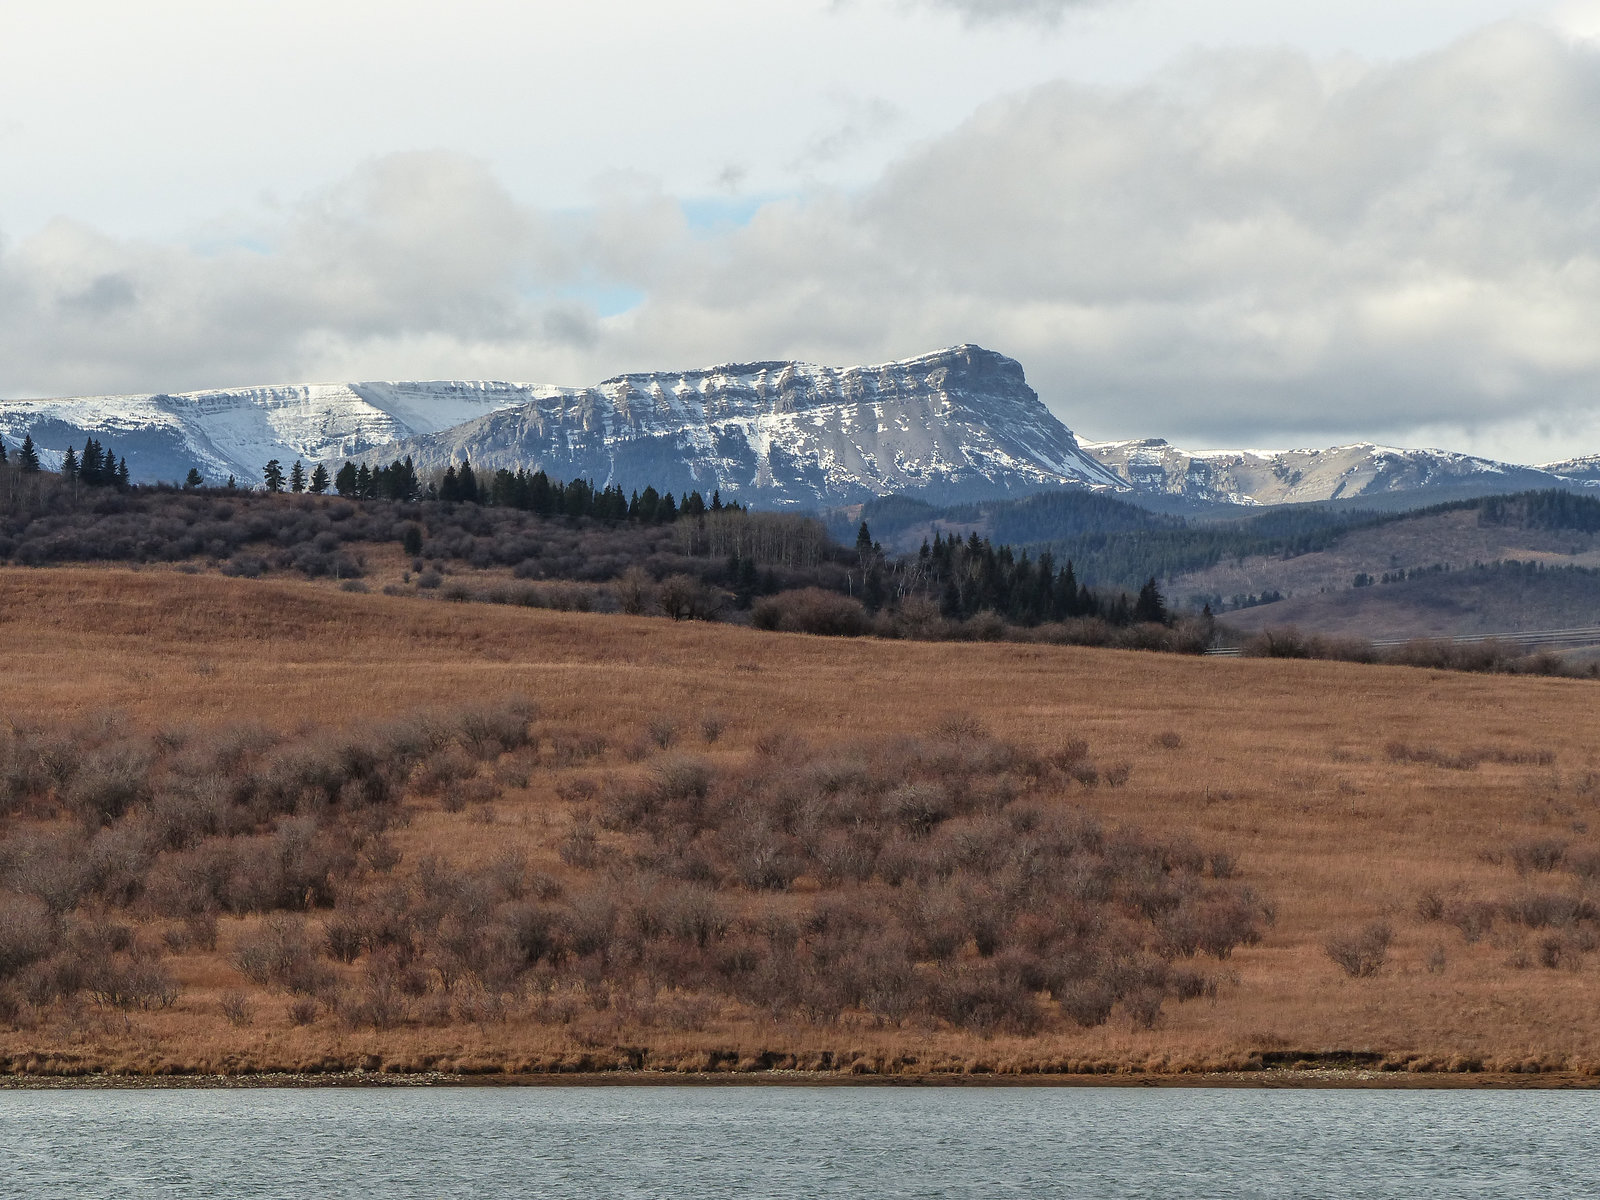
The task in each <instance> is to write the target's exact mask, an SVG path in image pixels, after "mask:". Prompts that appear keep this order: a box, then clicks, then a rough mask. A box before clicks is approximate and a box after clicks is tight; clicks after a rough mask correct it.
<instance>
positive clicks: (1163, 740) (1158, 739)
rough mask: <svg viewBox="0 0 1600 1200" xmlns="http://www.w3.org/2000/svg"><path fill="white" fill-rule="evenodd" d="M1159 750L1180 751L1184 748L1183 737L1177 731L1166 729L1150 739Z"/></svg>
mask: <svg viewBox="0 0 1600 1200" xmlns="http://www.w3.org/2000/svg"><path fill="white" fill-rule="evenodd" d="M1150 742H1151V745H1153V746H1155V747H1156V749H1158V750H1178V749H1181V748H1182V747H1183V735H1182V734H1181V733H1179V732H1178V731H1177V730H1175V729H1165V730H1162V731H1161V732H1160V733H1158V734H1156V735H1155V737H1153V738H1151V739H1150Z"/></svg>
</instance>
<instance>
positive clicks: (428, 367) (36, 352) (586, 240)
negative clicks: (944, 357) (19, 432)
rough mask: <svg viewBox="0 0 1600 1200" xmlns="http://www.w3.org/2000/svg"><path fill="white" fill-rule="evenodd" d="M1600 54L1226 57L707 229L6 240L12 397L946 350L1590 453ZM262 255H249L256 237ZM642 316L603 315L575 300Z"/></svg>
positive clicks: (415, 173)
mask: <svg viewBox="0 0 1600 1200" xmlns="http://www.w3.org/2000/svg"><path fill="white" fill-rule="evenodd" d="M1597 111H1600V48H1597V47H1596V46H1594V45H1593V44H1590V43H1587V42H1583V41H1575V40H1569V39H1567V38H1565V37H1563V36H1562V35H1560V34H1557V33H1555V32H1552V31H1550V30H1548V29H1543V28H1539V27H1535V26H1529V25H1502V26H1496V27H1493V28H1491V29H1488V30H1486V31H1483V32H1481V33H1479V34H1477V35H1474V36H1472V37H1469V38H1467V39H1465V40H1463V41H1461V42H1459V43H1456V44H1454V45H1452V46H1450V47H1448V48H1446V49H1445V50H1442V51H1439V52H1437V53H1434V54H1430V55H1426V56H1423V57H1419V58H1414V59H1410V60H1405V61H1400V62H1396V63H1390V64H1385V65H1367V64H1363V63H1360V62H1356V61H1353V60H1339V61H1334V62H1331V63H1329V62H1318V61H1315V60H1312V59H1310V58H1308V57H1306V56H1304V55H1301V54H1299V53H1295V52H1289V51H1279V52H1259V53H1246V52H1213V53H1206V54H1199V55H1196V56H1193V57H1191V58H1190V59H1188V60H1187V61H1185V62H1184V63H1183V64H1182V65H1181V66H1179V67H1175V68H1173V69H1171V70H1169V71H1167V72H1164V73H1162V74H1161V75H1160V76H1159V77H1157V78H1156V79H1154V80H1153V81H1151V82H1149V83H1147V84H1144V85H1140V86H1137V87H1120V88H1090V87H1084V86H1078V85H1073V84H1069V83H1056V84H1051V85H1047V86H1044V87H1039V88H1034V89H1031V90H1029V91H1027V92H1025V93H1022V94H1020V95H1017V96H1014V97H1011V98H1009V99H1006V100H1003V101H1000V102H996V103H993V104H991V105H989V106H987V107H985V108H984V109H982V110H980V111H979V112H978V113H977V114H975V115H974V116H973V117H972V118H971V119H970V120H969V121H967V122H966V123H965V124H964V125H962V126H961V127H960V128H958V129H956V130H954V131H952V132H950V133H948V134H947V135H945V136H943V137H941V138H938V139H935V140H933V141H931V142H929V143H927V144H925V145H923V146H921V147H920V148H918V149H916V150H915V151H913V152H911V153H910V154H908V155H906V156H904V157H902V158H901V159H899V160H898V161H896V162H894V163H893V164H891V165H890V166H888V167H887V168H886V169H885V170H884V171H883V173H882V175H881V177H880V178H879V179H878V180H877V181H876V182H875V183H874V184H873V185H872V186H871V187H869V188H867V189H865V190H863V191H860V192H855V193H844V192H839V191H829V190H823V191H819V192H817V193H815V194H809V195H806V196H804V197H799V198H791V199H787V200H781V201H774V202H771V203H768V204H765V205H763V206H762V207H760V208H759V209H758V210H757V211H756V213H755V215H754V217H753V218H752V219H751V220H750V221H749V222H748V223H747V224H745V225H744V226H742V227H740V228H734V229H728V228H725V227H722V226H718V227H717V228H715V229H713V230H709V231H706V230H702V231H699V232H696V231H695V230H693V229H691V228H690V226H689V224H688V223H687V222H686V221H685V219H684V216H683V212H682V210H681V208H680V206H679V205H678V204H677V203H676V202H674V201H672V200H671V199H669V198H667V197H665V196H663V195H661V194H660V193H658V192H657V191H656V190H655V188H654V187H653V185H652V184H651V183H650V181H649V180H648V179H641V178H637V177H632V176H626V175H623V176H616V177H615V178H614V179H613V180H612V181H611V183H610V184H609V185H608V187H607V189H606V190H605V193H604V197H603V199H602V201H601V203H599V204H598V205H597V206H596V207H594V208H592V209H590V210H587V211H584V212H581V213H550V212H541V211H537V210H533V209H531V208H529V207H527V206H525V205H522V204H519V203H518V202H516V201H515V200H514V199H513V198H512V197H511V196H510V195H509V194H508V193H507V191H506V190H505V188H504V187H502V186H501V185H500V183H498V182H497V180H496V178H495V177H494V175H493V174H492V173H491V172H490V171H489V170H488V169H487V168H486V167H484V166H483V165H481V164H480V163H478V162H476V161H475V160H471V159H464V158H461V157H458V156H453V155H447V154H417V155H403V156H395V157H391V158H385V159H381V160H378V161H376V162H374V163H373V164H370V165H369V166H367V167H364V168H362V169H361V170H359V171H357V172H356V173H355V174H354V175H353V176H352V177H351V178H350V179H348V180H347V181H345V182H344V183H343V184H341V185H339V186H338V187H336V188H333V189H329V190H327V191H325V192H322V193H319V194H317V195H314V196H312V197H310V198H308V199H307V200H305V201H304V202H302V203H300V204H299V205H297V206H294V207H293V208H291V210H290V211H289V213H288V215H287V216H286V217H284V218H283V219H282V221H281V222H280V223H279V224H278V225H276V226H274V227H272V228H270V229H266V230H264V231H263V230H253V231H248V232H251V233H252V234H253V236H254V237H255V238H256V239H257V240H258V241H260V243H261V244H260V248H257V249H226V250H222V251H211V252H208V253H199V252H195V251H191V250H188V249H185V248H182V247H179V246H174V245H167V244H151V243H140V242H134V241H128V240H119V239H113V238H109V237H106V236H104V235H101V234H97V233H96V232H95V231H93V230H91V229H88V228H85V227H83V226H81V225H75V224H71V223H68V222H57V223H55V224H53V225H51V226H50V227H48V228H46V229H45V230H43V231H42V232H40V233H38V234H36V235H34V236H32V237H29V238H27V239H25V240H23V241H21V242H20V243H17V244H15V245H13V246H9V247H6V246H0V360H3V361H5V362H6V363H7V365H8V368H9V374H8V378H7V380H6V381H5V387H6V388H7V390H8V393H9V394H12V395H22V394H49V393H56V394H62V393H71V392H81V391H89V390H136V389H151V390H155V389H165V390H176V389H179V388H187V387H200V386H209V385H222V384H237V383H250V382H265V381H277V380H289V379H306V378H322V379H327V378H373V377H395V376H411V377H416V376H433V377H439V376H463V375H489V376H496V377H502V378H505V377H510V378H521V379H532V380H538V381H548V382H562V383H581V382H589V381H592V380H594V379H597V378H600V377H601V376H603V375H606V374H609V373H612V372H615V371H619V370H634V369H642V368H649V367H662V368H666V367H683V366H690V365H696V364H703V363H707V362H712V361H726V360H729V359H747V358H769V357H789V356H799V357H806V358H810V359H813V360H821V361H831V362H855V361H865V360H880V359H883V358H888V357H897V356H900V355H905V354H911V353H915V352H918V351H921V350H925V349H928V348H931V347H934V346H938V345H944V344H949V343H952V342H958V341H977V342H981V343H984V344H986V345H990V346H992V347H994V348H995V349H998V350H1002V351H1004V352H1006V353H1009V354H1012V355H1014V356H1016V357H1018V358H1020V359H1021V360H1022V361H1023V363H1024V364H1025V365H1026V367H1027V368H1028V372H1029V376H1030V379H1032V381H1033V382H1034V384H1035V386H1036V387H1037V388H1038V389H1039V391H1040V393H1041V395H1043V396H1044V397H1045V399H1046V400H1047V401H1049V402H1050V403H1052V405H1053V406H1054V407H1055V408H1056V409H1057V411H1058V412H1059V413H1060V414H1061V415H1062V416H1063V417H1064V418H1065V419H1066V420H1067V422H1068V423H1069V424H1070V425H1072V426H1073V427H1074V428H1077V429H1080V430H1082V431H1085V432H1087V433H1089V434H1091V435H1094V436H1117V435H1121V436H1132V435H1147V434H1158V433H1159V434H1166V435H1168V436H1175V437H1181V438H1185V439H1188V440H1190V441H1192V442H1195V443H1197V444H1202V443H1203V444H1218V443H1224V444H1225V443H1236V442H1247V443H1253V444H1268V443H1274V442H1282V441H1286V440H1287V441H1315V440H1322V439H1332V438H1341V437H1349V436H1356V435H1364V436H1372V437H1379V438H1384V439H1388V440H1395V441H1404V440H1406V439H1407V435H1408V433H1412V432H1417V431H1425V432H1426V434H1427V436H1428V438H1429V440H1452V441H1455V442H1456V443H1458V444H1462V445H1467V446H1469V447H1470V448H1475V449H1478V450H1480V451H1498V452H1500V453H1503V454H1507V455H1513V456H1514V455H1517V454H1521V455H1523V456H1527V457H1538V456H1540V455H1541V454H1542V455H1543V456H1545V457H1556V456H1557V455H1558V454H1560V453H1575V452H1578V451H1583V450H1592V449H1600V445H1595V444H1593V443H1591V442H1583V443H1573V442H1572V440H1571V439H1572V438H1574V437H1577V436H1579V435H1580V434H1581V436H1583V437H1585V438H1590V437H1592V438H1595V439H1600V419H1597V418H1596V416H1595V415H1594V411H1593V410H1594V407H1595V402H1596V400H1597V399H1600V341H1597V340H1596V339H1595V338H1594V336H1593V330H1594V329H1596V328H1597V327H1600V126H1597V125H1596V124H1595V122H1594V120H1593V114H1594V113H1595V112H1597ZM242 232H243V231H242ZM607 289H610V290H618V289H622V290H626V289H636V290H638V291H640V292H642V293H643V294H644V296H645V299H644V301H643V303H642V304H640V305H639V306H638V307H637V308H635V309H633V310H632V311H630V312H627V313H625V314H623V315H621V316H615V317H603V316H601V315H600V312H599V310H597V306H596V305H595V304H594V303H591V302H588V301H586V300H585V297H586V296H594V295H597V294H599V293H600V292H603V291H606V290H607Z"/></svg>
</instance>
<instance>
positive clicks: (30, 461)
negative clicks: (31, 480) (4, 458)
mask: <svg viewBox="0 0 1600 1200" xmlns="http://www.w3.org/2000/svg"><path fill="white" fill-rule="evenodd" d="M17 468H18V469H19V470H20V471H21V472H22V473H23V474H24V475H32V474H34V473H35V472H37V471H38V470H39V452H38V451H37V450H35V449H34V448H33V434H31V433H30V434H27V435H26V436H24V437H23V439H22V449H21V450H18V451H17Z"/></svg>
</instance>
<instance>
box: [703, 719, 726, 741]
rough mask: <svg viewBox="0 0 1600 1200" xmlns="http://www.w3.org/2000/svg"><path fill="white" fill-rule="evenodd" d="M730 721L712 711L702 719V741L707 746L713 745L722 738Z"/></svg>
mask: <svg viewBox="0 0 1600 1200" xmlns="http://www.w3.org/2000/svg"><path fill="white" fill-rule="evenodd" d="M727 723H728V720H727V718H726V717H724V716H723V715H722V714H721V713H719V712H716V711H712V712H708V713H706V714H705V715H704V716H702V717H701V718H700V739H701V740H702V741H703V742H705V744H706V745H708V746H709V745H711V744H712V743H713V742H715V741H716V740H717V739H718V738H720V737H721V736H722V731H723V730H724V729H725V728H727Z"/></svg>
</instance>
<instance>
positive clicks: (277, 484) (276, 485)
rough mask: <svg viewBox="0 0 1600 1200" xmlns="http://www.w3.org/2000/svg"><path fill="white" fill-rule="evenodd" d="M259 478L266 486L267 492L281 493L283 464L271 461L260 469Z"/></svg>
mask: <svg viewBox="0 0 1600 1200" xmlns="http://www.w3.org/2000/svg"><path fill="white" fill-rule="evenodd" d="M261 478H262V481H263V482H264V483H266V485H267V491H269V492H272V493H273V494H277V493H278V492H281V491H283V464H282V463H280V462H279V461H278V460H277V459H273V460H272V461H271V462H269V463H268V464H267V465H266V466H265V467H263V468H262V469H261Z"/></svg>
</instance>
